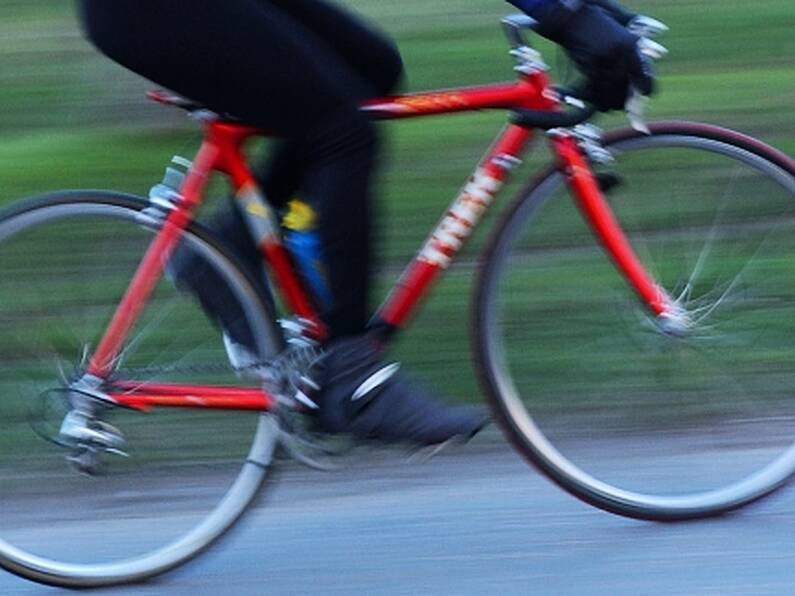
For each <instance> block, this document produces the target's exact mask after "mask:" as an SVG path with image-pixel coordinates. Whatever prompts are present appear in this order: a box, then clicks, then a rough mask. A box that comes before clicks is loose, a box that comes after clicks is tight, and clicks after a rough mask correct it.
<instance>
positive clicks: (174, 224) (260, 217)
mask: <svg viewBox="0 0 795 596" xmlns="http://www.w3.org/2000/svg"><path fill="white" fill-rule="evenodd" d="M151 96H152V97H153V98H154V99H156V100H158V101H161V102H163V103H178V102H177V101H176V100H175V99H174V98H171V97H169V96H167V95H164V94H159V93H154V94H151ZM362 109H363V110H365V111H367V112H368V113H370V114H371V115H372V117H373V118H374V119H401V118H418V117H423V116H430V115H434V114H449V113H454V112H467V111H474V110H483V109H502V110H535V111H544V112H555V111H558V110H559V104H558V100H557V99H556V94H555V93H554V92H552V91H551V88H550V86H549V82H548V80H547V77H546V76H545V75H544V73H543V72H532V73H529V74H523V75H521V77H520V79H519V80H518V81H517V82H515V83H511V84H499V85H489V86H483V87H472V88H461V89H452V90H445V91H439V92H433V93H419V94H411V95H404V96H400V97H390V98H384V99H378V100H374V101H370V102H367V103H366V104H364V105H363V107H362ZM205 130H206V134H205V139H204V142H203V143H202V145H201V148H200V150H199V152H198V154H197V156H196V158H195V159H194V161H193V164H192V167H191V168H190V170H189V172H188V175H187V177H186V179H185V182H184V185H183V187H182V189H181V200H180V201H179V203H178V204H177V206H176V208H175V209H174V210H173V211H172V212H171V213H170V214H169V215H168V217H167V219H166V221H165V223H164V224H163V226H162V229H161V230H160V231H159V232H158V233H157V235H156V237H155V238H154V240H153V242H152V243H151V245H150V246H149V248H148V250H147V252H146V254H145V256H144V258H143V260H142V262H141V264H140V265H139V268H138V270H137V272H136V273H135V275H134V277H133V280H132V282H131V283H130V285H129V287H128V289H127V291H126V293H125V295H124V297H123V299H122V302H121V304H120V305H119V307H118V309H117V311H116V313H115V315H114V317H113V319H112V320H111V323H110V325H109V327H108V329H107V331H106V333H105V335H104V337H103V338H102V341H101V342H100V343H99V345H98V347H97V349H96V351H95V353H94V355H93V357H92V359H91V360H90V363H89V367H88V371H87V372H88V374H89V375H91V376H92V377H95V378H96V379H97V380H98V381H99V382H100V384H101V383H102V382H104V381H105V380H107V379H108V378H109V376H110V375H111V373H112V372H113V369H114V366H115V363H116V362H117V361H118V358H119V354H120V353H121V350H122V346H123V344H124V343H125V341H126V338H127V336H128V334H129V332H130V331H131V330H132V328H133V326H134V325H135V323H136V321H137V319H138V316H139V314H140V313H141V311H142V309H143V307H144V305H145V304H146V302H147V300H148V298H149V296H150V294H151V292H152V291H153V289H154V287H155V285H156V284H157V282H158V280H159V279H160V278H161V276H162V274H163V271H164V268H165V264H166V262H167V261H168V259H169V257H170V256H171V254H172V252H173V251H174V249H175V247H176V246H177V244H178V242H179V240H180V237H181V235H182V233H183V231H184V230H185V229H186V227H187V226H188V225H189V223H190V222H191V220H192V217H193V214H194V212H195V210H196V208H197V207H198V206H199V204H200V203H201V201H202V195H203V191H204V189H205V187H206V184H207V180H208V178H209V175H210V173H212V172H213V171H220V172H223V173H225V174H226V175H227V176H228V178H229V180H230V182H231V184H232V186H233V187H234V189H235V191H236V197H237V199H238V200H239V201H240V202H241V206H242V208H243V209H242V211H243V212H244V213H245V214H246V217H247V218H248V219H249V220H250V222H249V228H250V229H251V230H253V231H254V234H255V236H256V237H255V240H256V244H257V246H258V249H259V252H260V253H261V255H262V257H263V259H264V261H265V263H266V264H267V266H268V268H269V270H270V272H271V275H272V278H273V281H274V282H275V285H276V287H277V288H278V289H279V291H280V293H281V295H282V298H283V300H284V302H285V304H286V305H287V306H288V307H289V308H290V309H291V310H292V311H293V313H294V314H295V315H297V316H298V317H300V318H302V319H303V320H305V321H307V322H309V323H310V324H309V326H308V329H309V330H310V331H309V332H310V333H311V334H312V335H313V336H314V338H315V339H317V340H319V341H322V340H323V339H324V337H325V334H326V330H325V328H324V326H323V323H322V321H321V319H320V317H319V316H318V314H317V313H316V312H315V310H314V308H313V306H312V301H311V300H310V299H309V298H308V296H307V294H306V292H305V290H304V289H303V287H302V284H301V283H300V282H299V280H298V278H297V276H296V274H295V273H294V270H293V267H292V264H291V262H290V257H289V255H288V253H287V251H286V250H285V248H284V246H283V245H282V243H281V236H280V232H279V230H280V228H279V223H278V221H277V219H276V217H275V215H274V214H273V211H272V209H271V208H270V207H269V206H268V203H267V201H266V200H265V198H264V197H263V196H262V193H261V192H260V190H259V189H258V187H257V184H256V183H255V180H254V177H253V175H252V173H251V171H250V170H249V168H248V166H247V164H246V161H245V159H244V157H243V153H242V148H243V145H244V144H245V142H246V141H247V140H248V139H250V138H251V137H254V136H261V135H263V134H265V133H264V131H262V130H259V129H256V128H251V127H247V126H243V125H238V124H233V123H229V122H223V121H220V120H212V119H209V120H207V121H206V122H205ZM532 137H533V131H532V130H530V129H528V128H525V127H522V126H519V125H516V124H509V125H507V127H506V128H505V129H504V130H503V131H502V133H501V134H500V135H499V136H498V138H497V140H496V141H495V142H494V144H493V145H492V147H491V148H490V149H489V151H488V152H487V153H486V155H485V157H484V158H483V159H482V160H481V161H480V163H479V164H478V166H477V169H476V170H475V172H474V174H473V175H472V177H471V178H470V179H469V181H468V182H467V184H466V185H465V186H464V188H463V189H462V190H461V192H460V193H459V195H458V196H457V197H456V199H455V200H454V202H453V203H452V205H451V206H450V207H449V209H448V210H447V212H446V214H445V215H444V217H443V218H442V220H441V221H440V222H439V224H438V225H437V226H436V228H435V230H434V231H433V233H432V234H431V235H430V236H429V238H428V239H427V240H426V242H425V244H424V246H423V248H422V249H421V250H420V251H419V253H418V254H417V256H416V258H415V259H414V260H413V261H412V262H411V263H410V264H409V266H408V267H407V268H406V270H405V271H404V273H403V274H402V276H401V278H400V280H399V282H398V283H397V285H396V286H395V288H394V289H393V291H392V292H391V293H390V294H389V296H388V298H387V299H386V301H385V302H384V304H383V305H382V306H381V308H380V309H379V310H378V312H377V313H376V316H375V319H374V320H375V321H377V322H378V323H379V324H381V325H386V326H388V329H390V330H397V329H400V328H402V327H404V326H405V325H406V324H407V322H408V320H409V318H410V317H411V315H412V314H413V313H414V312H415V311H416V309H417V308H418V306H419V304H420V302H421V301H422V298H423V297H424V296H425V295H426V294H427V293H428V291H429V289H430V287H431V285H432V284H433V282H434V281H435V280H436V279H437V278H438V276H439V275H440V274H441V273H442V272H443V271H444V270H445V269H446V268H447V267H448V266H449V265H450V263H451V262H452V260H453V258H454V256H455V255H456V253H457V252H458V251H459V250H460V248H461V247H462V245H463V244H464V242H465V241H466V239H467V238H468V237H469V236H470V234H471V232H472V230H473V229H474V228H475V226H476V225H477V224H478V223H479V221H480V220H481V218H482V216H483V214H484V213H485V211H486V210H487V209H488V207H489V206H490V205H491V203H492V202H493V201H494V198H495V196H496V194H497V192H498V191H499V190H500V189H501V188H502V186H503V185H504V184H505V182H506V180H507V178H508V175H509V173H510V170H511V169H512V168H513V167H514V166H515V165H517V164H518V163H520V162H521V159H522V156H523V154H524V152H525V150H526V148H527V147H528V145H529V144H530V141H531V139H532ZM550 137H551V139H552V141H551V142H552V147H553V150H554V152H555V154H556V155H557V158H558V161H559V164H560V167H561V170H562V171H563V172H565V174H566V178H567V180H568V184H569V187H570V189H571V191H572V194H573V196H574V197H575V199H576V201H577V202H578V205H579V207H580V210H581V212H582V213H583V215H584V217H585V219H586V220H587V221H588V222H589V224H590V225H591V227H592V228H593V230H594V233H595V234H596V236H597V238H598V239H599V241H600V242H601V244H602V245H603V247H604V248H605V250H606V252H607V253H608V254H609V255H610V257H611V258H612V259H613V261H614V262H615V264H616V266H617V267H618V269H619V270H620V272H621V273H622V274H623V275H624V277H625V278H626V280H627V282H628V283H629V285H630V286H631V287H632V288H633V289H634V290H635V292H636V293H637V294H638V296H639V297H640V298H641V300H642V301H643V303H645V304H646V306H647V307H648V308H649V310H650V311H651V312H652V313H653V314H654V315H658V316H659V315H663V314H666V313H667V312H668V311H669V310H670V309H671V308H673V307H672V306H671V305H672V302H671V300H670V299H669V298H668V297H667V296H666V295H665V294H664V293H663V292H662V291H661V290H660V289H659V288H658V287H657V285H656V284H655V283H654V281H653V280H652V278H651V277H650V276H649V274H648V273H647V272H646V271H645V269H644V268H643V266H642V265H641V264H640V261H639V260H638V258H637V257H636V255H635V253H634V251H633V250H632V248H631V246H630V245H629V243H628V241H627V239H626V237H625V235H624V234H623V232H622V230H621V228H620V227H619V225H618V223H617V222H616V220H615V218H614V216H613V214H612V212H611V210H610V207H609V206H608V204H607V202H606V201H605V199H604V197H603V195H602V192H601V191H600V189H599V186H598V184H597V182H596V180H595V178H594V176H593V174H592V172H591V169H590V167H589V166H588V163H587V160H586V158H585V157H584V156H583V153H582V151H581V150H580V148H579V146H578V143H577V141H576V139H575V138H574V137H573V136H571V135H570V134H568V133H566V132H565V131H561V132H560V133H559V134H553V135H550ZM103 390H104V391H105V394H104V395H105V397H106V398H107V399H109V400H111V401H112V402H113V403H115V404H117V405H120V406H125V407H130V408H135V409H139V410H147V409H150V408H152V407H157V406H160V407H189V408H211V409H238V410H269V409H272V408H273V407H274V406H275V403H276V400H275V398H274V397H273V396H270V395H267V394H266V393H265V392H264V391H263V390H262V389H261V388H256V389H241V388H231V387H206V386H193V385H164V384H151V383H144V382H137V381H133V380H125V381H123V382H122V381H118V380H113V381H110V382H107V383H106V387H104V388H103Z"/></svg>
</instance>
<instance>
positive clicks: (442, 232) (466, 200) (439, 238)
mask: <svg viewBox="0 0 795 596" xmlns="http://www.w3.org/2000/svg"><path fill="white" fill-rule="evenodd" d="M501 187H502V182H501V181H500V180H497V179H496V178H493V177H491V176H489V175H488V174H487V173H486V172H485V171H484V170H483V169H479V170H478V171H477V172H475V174H474V175H473V176H472V179H471V180H470V181H469V182H468V183H467V185H466V186H464V188H463V190H462V191H461V194H459V195H458V198H457V199H456V200H455V201H454V202H453V205H452V206H451V207H450V210H449V211H448V212H447V214H446V215H445V216H444V217H443V218H442V221H441V222H439V225H438V226H436V229H435V230H434V232H433V234H432V235H431V237H430V238H429V239H428V241H427V242H426V243H425V246H424V247H423V248H422V250H421V251H420V254H419V256H418V259H419V260H420V261H424V262H425V263H429V264H431V265H436V266H438V267H441V268H442V269H446V268H447V267H449V266H450V263H451V262H452V260H453V255H454V254H455V253H456V252H457V251H458V250H459V249H460V248H461V246H462V245H463V244H464V241H465V240H466V239H467V238H468V237H469V235H470V234H471V233H472V230H473V229H474V228H475V226H476V225H477V223H478V222H479V221H480V218H481V217H482V216H483V213H484V212H485V211H486V209H487V208H488V207H489V205H491V203H492V202H493V201H494V196H495V195H496V194H497V191H498V190H499V189H500V188H501Z"/></svg>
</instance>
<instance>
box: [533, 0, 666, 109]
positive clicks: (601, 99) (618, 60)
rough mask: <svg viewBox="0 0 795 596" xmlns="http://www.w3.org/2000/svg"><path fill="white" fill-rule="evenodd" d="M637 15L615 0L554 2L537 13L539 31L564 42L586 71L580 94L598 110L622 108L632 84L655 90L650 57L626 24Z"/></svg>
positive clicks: (648, 91) (644, 90)
mask: <svg viewBox="0 0 795 596" xmlns="http://www.w3.org/2000/svg"><path fill="white" fill-rule="evenodd" d="M634 16H635V15H634V14H633V13H631V12H628V11H627V10H625V9H624V8H622V7H621V6H620V5H619V4H617V3H616V2H613V1H612V0H592V1H591V2H587V3H585V2H576V1H575V2H568V3H557V2H555V3H552V4H550V5H549V6H545V7H544V8H542V9H540V10H538V11H536V14H534V17H535V18H536V20H537V21H538V23H539V28H538V32H539V33H541V35H543V36H544V37H547V38H549V39H551V40H552V41H554V42H556V43H559V44H560V45H562V46H563V47H564V48H565V49H566V51H567V53H568V54H569V57H570V58H571V59H572V60H573V61H574V62H575V64H577V66H578V68H579V69H580V71H581V72H582V73H583V74H584V75H585V79H586V80H585V84H584V85H583V86H582V89H581V94H580V97H581V98H582V99H584V100H586V101H588V102H590V103H592V104H593V105H594V106H595V107H596V108H597V109H598V110H601V111H604V112H606V111H608V110H620V109H623V108H624V106H625V104H626V102H627V99H628V98H629V95H630V92H631V91H632V89H633V88H634V89H636V90H637V91H638V92H640V93H641V94H643V95H651V94H652V92H653V91H654V74H653V72H652V64H651V60H650V59H648V58H647V57H645V56H644V55H643V54H641V52H640V51H639V50H638V39H639V38H638V36H637V35H634V34H633V33H630V31H629V30H628V29H627V28H626V26H625V25H627V24H628V23H629V22H630V21H631V20H632V18H634Z"/></svg>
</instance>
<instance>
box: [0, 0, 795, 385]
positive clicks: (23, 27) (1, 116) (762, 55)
mask: <svg viewBox="0 0 795 596" xmlns="http://www.w3.org/2000/svg"><path fill="white" fill-rule="evenodd" d="M346 4H349V5H350V6H352V7H353V8H355V9H357V10H359V11H361V12H362V13H363V14H365V15H367V16H370V17H372V18H373V19H374V20H375V21H377V22H378V23H380V25H381V26H382V27H383V28H385V29H386V30H387V31H388V32H390V33H391V34H392V35H393V36H394V37H395V38H396V40H397V42H398V44H399V46H400V48H401V49H402V53H403V56H404V60H405V63H406V70H407V85H406V87H407V89H411V90H420V89H429V88H438V87H448V86H454V85H466V84H481V83H487V82H492V81H500V80H505V79H509V78H511V77H512V72H511V66H512V64H511V62H510V60H509V59H508V56H507V52H506V50H507V46H506V44H505V42H504V39H503V37H502V33H501V30H500V28H499V24H498V20H499V18H500V17H501V16H503V15H505V14H507V13H510V12H512V11H513V9H512V7H511V6H509V5H508V4H507V3H504V2H501V1H498V0H438V1H428V0H404V1H403V2H399V3H396V2H386V1H385V0H355V1H349V2H346ZM628 4H629V6H630V7H631V8H633V9H635V10H637V11H639V12H643V13H645V14H650V15H653V16H655V17H657V18H659V19H661V20H662V21H664V22H666V23H667V24H668V25H669V26H670V28H671V31H670V32H669V33H668V34H667V35H666V36H665V37H664V38H663V39H662V40H661V41H662V42H663V43H664V44H665V45H666V46H667V47H668V48H669V50H670V52H671V53H670V56H669V57H668V58H666V59H665V60H664V61H663V62H662V63H661V64H660V65H659V77H660V93H659V94H658V96H657V97H656V98H655V99H654V101H653V102H652V104H651V116H650V117H651V118H654V119H661V118H675V119H690V120H702V121H707V122H711V123H717V124H721V125H725V126H728V127H732V128H736V129H738V130H741V131H743V132H746V133H749V134H752V135H754V136H759V137H761V138H762V139H764V140H765V141H767V142H769V143H771V144H772V145H774V146H776V147H778V148H780V149H782V150H784V151H786V152H788V153H790V154H795V114H793V110H792V109H791V108H792V106H793V104H795V69H793V56H795V37H794V36H793V35H792V30H793V27H795V10H793V5H792V2H791V0H756V1H755V2H746V1H744V0H724V1H722V2H720V3H715V2H709V1H706V0H654V1H652V0H647V1H635V2H631V3H628ZM0 11H2V19H0V39H2V40H3V43H2V46H0V106H2V109H0V131H2V139H3V142H2V143H1V144H0V181H2V187H3V193H2V202H3V203H4V204H5V203H7V202H11V201H14V200H17V199H19V198H20V197H23V196H26V195H31V194H36V193H40V192H44V191H48V190H54V189H59V188H84V187H92V188H112V189H117V190H124V191H129V192H133V193H136V194H145V193H146V191H147V190H148V188H149V187H150V186H151V185H152V184H154V183H155V182H157V181H158V180H159V178H160V176H161V172H162V168H163V167H164V166H165V165H166V163H167V161H168V159H169V158H170V157H171V155H173V154H175V153H181V154H183V155H188V156H190V155H191V154H192V152H193V151H194V150H195V148H196V147H197V145H198V142H199V139H200V136H199V133H198V129H197V128H196V126H195V125H194V124H192V123H191V122H190V121H188V120H187V119H186V118H185V117H184V115H183V114H182V113H181V112H180V111H177V110H171V109H164V108H163V107H160V106H156V105H154V104H151V103H149V102H147V101H146V100H145V98H144V96H143V92H144V91H145V90H146V89H147V88H149V87H150V85H149V84H148V83H146V82H145V81H142V80H141V79H139V78H137V77H136V76H134V75H132V74H130V73H127V72H125V71H124V70H123V69H122V68H120V67H117V66H116V65H114V64H112V63H111V62H110V61H108V60H107V59H105V58H103V57H101V56H100V55H98V54H97V53H96V52H94V51H93V50H92V48H91V47H90V46H89V45H88V44H87V43H86V42H85V41H84V40H83V38H82V37H81V35H80V32H79V29H78V26H77V23H76V21H75V18H74V7H73V5H72V4H71V3H69V2H63V1H62V0H53V1H50V0H48V1H37V2H34V3H28V2H21V1H14V0H0ZM539 47H541V48H542V49H543V51H544V54H545V56H546V58H547V61H548V62H549V63H550V64H552V65H553V66H555V65H558V64H563V63H564V61H563V60H562V59H561V55H560V52H559V51H558V50H556V49H555V48H554V47H552V46H550V45H549V44H546V43H543V42H542V43H540V44H539ZM561 70H565V67H564V68H561ZM504 119H505V117H504V115H503V114H498V113H483V114H474V115H461V116H454V117H441V118H435V119H431V120H423V121H421V122H420V121H417V122H408V123H400V124H389V125H385V126H384V129H385V131H386V132H387V134H388V137H389V139H390V143H389V152H388V158H387V160H386V164H385V167H384V172H383V178H382V183H381V191H382V192H381V193H380V195H379V203H380V205H381V220H380V229H381V238H382V240H381V245H380V247H379V254H380V256H381V263H382V265H383V269H384V272H383V274H382V275H381V276H380V277H379V280H381V281H382V285H384V286H386V285H388V283H389V282H391V281H393V280H394V279H395V276H396V273H397V272H398V271H399V269H400V265H401V264H402V263H404V262H406V261H407V260H408V259H409V258H410V257H411V255H412V254H413V252H414V250H416V249H417V248H418V247H419V246H420V243H421V242H422V239H423V238H424V235H425V234H426V233H427V232H428V231H430V229H431V228H432V226H433V224H434V223H435V221H436V219H437V217H438V216H439V215H440V214H441V213H442V211H443V209H444V208H445V207H446V205H447V204H448V202H449V199H450V197H452V196H453V195H454V194H455V192H456V190H457V188H458V186H459V185H460V184H461V183H462V181H463V180H465V178H466V177H467V176H468V174H469V173H470V172H471V170H472V168H473V167H474V165H475V163H476V160H477V159H478V157H479V156H480V155H481V154H482V153H483V152H484V151H485V149H486V148H487V147H488V145H489V143H490V142H491V139H492V138H493V136H494V135H495V133H496V132H497V131H498V130H499V127H500V125H501V123H502V122H503V121H504ZM601 123H604V125H605V126H614V125H619V124H622V119H621V117H620V116H610V117H604V118H602V119H601ZM547 158H548V156H547V155H546V150H545V149H544V148H543V146H541V145H539V150H538V151H537V152H536V153H535V154H534V156H533V157H532V158H531V159H528V161H527V163H526V164H525V165H524V166H523V167H522V168H521V169H520V170H519V171H518V173H517V176H516V178H515V182H514V186H517V185H519V184H520V183H521V182H523V181H525V180H526V179H527V178H528V177H529V176H530V173H531V172H532V171H533V169H534V168H535V167H537V166H538V165H540V164H541V163H543V162H544V161H545V160H547ZM219 194H220V192H219ZM506 195H508V196H510V195H511V191H510V190H508V191H507V192H506ZM507 198H508V197H507V196H506V197H504V199H507ZM506 204H507V201H505V200H503V201H502V202H498V204H497V207H496V208H495V209H494V211H495V213H493V214H492V215H491V216H490V218H489V220H490V221H491V220H492V219H493V218H494V216H495V215H496V212H499V211H501V209H502V208H504V207H505V206H506ZM488 227H489V225H488V222H487V225H485V226H483V228H482V229H481V230H479V232H478V234H477V235H476V238H475V239H474V241H473V242H472V243H471V244H470V245H469V247H468V248H467V251H466V254H465V255H464V261H465V262H464V263H463V265H462V266H460V267H458V268H454V269H453V270H452V271H451V273H450V275H449V276H448V277H447V278H446V279H445V280H444V281H443V282H442V283H441V284H440V285H439V287H438V288H437V290H436V292H435V293H434V295H433V298H432V299H431V300H430V301H429V303H428V304H427V305H426V308H425V309H424V311H423V313H422V315H421V317H420V320H419V321H417V323H418V324H415V325H414V326H413V327H412V329H411V331H409V332H408V333H407V334H406V335H405V337H404V338H403V340H402V341H401V344H400V346H399V348H398V351H399V352H400V355H401V356H402V357H403V359H404V360H406V361H407V362H408V363H409V364H410V365H411V366H412V368H415V369H420V370H421V372H422V374H423V376H426V377H429V378H430V379H432V380H434V381H435V382H436V383H437V384H439V385H441V386H443V387H444V388H445V389H446V390H448V391H450V392H452V393H454V394H456V395H458V396H461V397H462V398H466V397H472V396H474V395H476V393H477V388H476V385H475V382H474V377H473V374H472V371H471V368H472V367H471V364H470V359H469V355H468V344H467V341H468V339H467V337H468V332H469V324H468V319H467V316H468V308H467V305H468V302H469V293H470V285H471V284H470V279H471V272H472V267H471V266H470V265H469V264H468V263H466V261H467V260H469V261H470V262H471V260H472V258H473V257H474V255H475V253H476V251H477V248H478V247H479V246H480V245H481V243H482V241H483V238H484V237H485V234H486V233H487V228H488Z"/></svg>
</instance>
